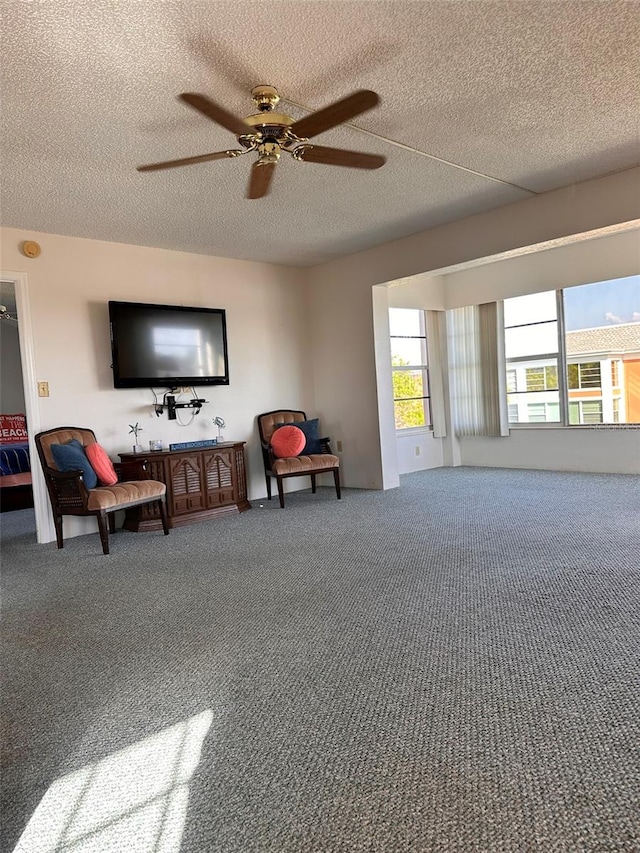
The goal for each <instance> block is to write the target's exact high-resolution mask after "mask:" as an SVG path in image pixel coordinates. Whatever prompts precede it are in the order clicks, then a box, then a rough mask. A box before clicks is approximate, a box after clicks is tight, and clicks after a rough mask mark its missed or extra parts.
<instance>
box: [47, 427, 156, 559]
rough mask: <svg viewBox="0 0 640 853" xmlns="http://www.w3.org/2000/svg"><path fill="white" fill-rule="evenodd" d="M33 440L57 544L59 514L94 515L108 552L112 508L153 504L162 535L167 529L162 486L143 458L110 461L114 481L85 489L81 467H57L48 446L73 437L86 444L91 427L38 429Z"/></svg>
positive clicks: (91, 439)
mask: <svg viewBox="0 0 640 853" xmlns="http://www.w3.org/2000/svg"><path fill="white" fill-rule="evenodd" d="M34 440H35V444H36V448H37V450H38V456H39V457H40V463H41V465H42V470H43V472H44V478H45V481H46V484H47V491H48V492H49V500H50V501H51V509H52V511H53V521H54V524H55V528H56V541H57V544H58V548H62V547H63V545H64V540H63V534H62V517H63V516H65V515H82V516H91V515H92V516H94V517H95V518H96V520H97V522H98V530H99V531H100V539H101V541H102V551H103V553H104V554H108V553H109V533H114V532H115V517H114V512H115V511H116V510H119V509H124V510H126V511H129V510H130V508H131V507H153V511H154V512H155V513H156V514H157V517H158V527H161V528H162V529H163V530H164V534H165V536H166V535H167V534H168V533H169V527H168V524H167V513H166V506H165V505H166V491H167V490H166V486H165V484H164V483H163V482H161V481H158V480H153V479H151V477H150V476H149V473H148V470H147V466H146V465H145V462H144V460H143V459H136V460H130V461H128V462H126V463H120V462H116V463H114V468H115V470H116V473H117V474H118V482H117V483H116V484H114V485H111V486H98V487H96V488H94V489H88V488H87V486H86V484H85V482H84V478H83V475H82V472H81V471H79V470H73V471H59V470H58V468H57V466H56V463H55V460H54V455H53V450H52V447H53V446H54V445H61V446H65V445H68V444H69V443H70V442H72V441H74V442H78V443H79V444H80V446H81V447H82V448H86V447H88V446H89V445H92V444H95V443H96V436H95V433H94V432H93V430H90V429H85V428H83V427H72V426H67V427H57V428H55V429H49V430H46V431H45V432H39V433H38V434H37V435H36V436H35V439H34ZM107 520H108V522H109V528H108V530H107Z"/></svg>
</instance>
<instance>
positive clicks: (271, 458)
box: [257, 409, 340, 509]
mask: <svg viewBox="0 0 640 853" xmlns="http://www.w3.org/2000/svg"><path fill="white" fill-rule="evenodd" d="M257 418H258V431H259V433H260V443H261V445H262V459H263V462H264V474H265V479H266V481H267V497H268V499H269V500H271V477H275V479H276V482H277V485H278V497H279V498H280V506H281V507H282V508H283V509H284V484H283V481H284V480H285V479H286V478H288V477H311V491H312V492H313V493H314V494H315V491H316V475H317V474H329V473H331V474H333V481H334V483H335V487H336V495H337V497H338V500H340V460H339V459H338V457H337V456H334V455H333V454H332V453H331V447H330V444H329V441H330V439H329V438H317V436H316V435H315V434H314V440H315V441H317V442H318V447H319V448H320V450H319V452H317V453H309V454H305V450H306V447H305V448H303V450H302V453H301V454H300V455H298V456H286V457H278V456H277V455H276V454H275V453H274V450H273V447H272V446H271V436H272V435H273V433H274V432H275V431H276V429H277V428H278V427H281V426H283V425H287V424H293V425H294V426H298V427H299V428H300V429H303V427H304V429H308V426H307V425H308V424H312V421H307V416H306V414H305V413H304V412H302V411H300V410H298V409H277V410H276V411H273V412H264V413H263V414H261V415H258V416H257ZM314 420H316V419H315V418H314ZM307 441H309V434H307Z"/></svg>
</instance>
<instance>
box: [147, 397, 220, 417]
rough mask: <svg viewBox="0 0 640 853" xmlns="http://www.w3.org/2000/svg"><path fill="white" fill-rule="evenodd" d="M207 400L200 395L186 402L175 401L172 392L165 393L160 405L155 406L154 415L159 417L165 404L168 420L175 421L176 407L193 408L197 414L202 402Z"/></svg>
mask: <svg viewBox="0 0 640 853" xmlns="http://www.w3.org/2000/svg"><path fill="white" fill-rule="evenodd" d="M207 402H208V400H203V399H202V398H200V397H193V398H192V399H191V400H189V402H188V403H176V398H175V396H174V395H173V394H165V395H164V399H163V401H162V405H158V406H156V415H158V417H160V415H161V414H162V413H163V412H164V409H165V406H166V408H167V415H168V417H169V420H170V421H175V420H176V417H177V416H176V409H195V414H196V415H198V414H200V409H201V408H202V405H203V403H207Z"/></svg>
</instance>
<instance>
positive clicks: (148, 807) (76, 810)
mask: <svg viewBox="0 0 640 853" xmlns="http://www.w3.org/2000/svg"><path fill="white" fill-rule="evenodd" d="M212 720H213V713H212V712H211V711H210V710H207V711H202V713H200V714H196V715H195V716H193V717H190V718H189V719H188V720H184V721H182V722H180V723H177V724H176V725H174V726H170V727H169V728H166V729H163V730H162V731H160V732H158V733H157V734H155V735H151V736H150V737H148V738H145V739H144V740H141V741H138V742H137V743H134V744H132V745H131V746H129V747H127V748H126V749H122V750H119V751H118V752H114V753H112V754H111V755H108V756H107V757H106V758H103V759H102V760H100V761H98V762H96V763H95V764H88V765H86V766H84V767H82V768H81V769H80V770H77V771H75V772H74V773H69V774H68V775H67V776H62V777H61V778H60V779H57V780H56V781H55V782H54V783H53V784H52V785H51V787H50V788H49V790H48V791H47V793H46V794H45V795H44V797H43V798H42V800H41V801H40V804H39V805H38V807H37V809H36V810H35V812H34V813H33V815H32V817H31V820H30V821H29V823H28V824H27V827H26V829H25V831H24V832H23V834H22V836H21V838H20V840H19V841H18V844H17V846H16V847H15V849H14V853H117V852H118V853H122V851H123V850H126V851H128V853H178V851H179V850H180V843H181V840H182V832H183V829H184V824H185V820H186V816H187V805H188V799H189V781H190V779H191V777H192V776H193V774H194V772H195V770H196V767H197V766H198V762H199V761H200V753H201V751H202V744H203V742H204V739H205V737H206V735H207V732H208V731H209V728H210V726H211V721H212Z"/></svg>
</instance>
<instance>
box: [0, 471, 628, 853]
mask: <svg viewBox="0 0 640 853" xmlns="http://www.w3.org/2000/svg"><path fill="white" fill-rule="evenodd" d="M259 504H260V502H254V507H253V509H252V510H251V511H249V512H247V513H244V514H243V515H240V516H236V517H229V518H225V519H219V520H216V521H213V522H210V523H201V524H194V525H191V526H189V527H184V528H180V529H176V530H173V531H172V532H171V534H170V536H169V537H163V536H162V535H161V534H159V533H145V534H133V533H128V532H124V531H119V532H118V533H117V534H115V535H114V536H112V537H111V550H112V553H111V555H110V556H108V557H105V556H103V555H102V554H101V551H100V545H99V540H98V537H97V535H95V536H84V537H80V538H76V539H73V540H70V541H69V542H68V543H67V544H66V546H65V549H64V550H63V551H57V550H56V548H55V545H54V544H50V545H40V546H39V545H36V544H35V538H34V535H33V533H32V532H31V531H30V530H29V521H30V519H31V518H32V516H29V515H28V513H29V512H30V511H28V510H27V511H23V512H22V513H12V514H11V516H12V517H11V518H9V517H8V516H7V515H6V514H5V517H4V518H3V519H1V521H2V565H3V586H4V606H3V643H4V645H3V670H4V689H3V694H2V702H3V728H2V733H3V738H2V739H3V745H4V757H3V765H2V766H3V773H2V785H3V792H2V814H3V829H2V844H3V847H2V849H3V850H7V851H12V850H14V848H15V846H16V844H17V842H18V839H19V838H20V836H21V834H22V833H23V832H24V833H25V834H24V835H23V839H24V841H23V843H22V844H21V846H19V847H18V848H17V849H18V850H19V851H20V853H41V851H45V853H62V851H65V853H89V851H94V853H112V851H114V853H178V851H180V853H254V851H255V853H325V852H326V853H360V851H363V853H364V851H367V853H374V851H375V853H378V851H379V853H408V851H411V853H414V852H415V853H418V851H434V852H435V851H442V853H454V851H455V853H476V851H478V852H479V851H500V853H503V851H504V853H507V852H508V853H512V851H518V853H519V851H553V852H554V853H556V851H558V853H559V852H560V851H566V852H567V853H575V851H589V853H591V851H602V853H617V851H636V853H637V851H639V850H640V773H639V738H638V734H639V730H640V722H639V720H640V655H639V650H640V636H639V634H640V632H639V630H638V629H639V619H638V613H639V606H638V605H639V603H640V480H639V478H637V477H632V476H628V477H624V476H614V475H588V474H563V473H555V472H536V471H509V470H495V469H468V468H466V469H465V468H460V469H437V470H434V471H427V472H421V473H418V474H411V475H407V476H405V477H403V478H402V485H401V488H400V489H396V490H392V491H389V492H373V491H371V492H368V491H353V490H348V489H347V490H345V492H344V498H343V500H342V501H339V502H338V501H336V500H335V494H334V493H333V490H332V489H328V488H327V489H319V491H318V494H317V495H315V496H314V495H311V493H310V492H303V493H297V494H295V495H291V496H289V497H288V500H287V507H286V509H285V510H280V509H279V508H278V505H277V501H272V502H271V503H267V501H266V500H265V501H263V502H262V504H263V505H262V506H260V505H259ZM29 821H31V822H30V823H29ZM28 823H29V827H28V828H27V830H26V831H25V827H26V826H27V824H28Z"/></svg>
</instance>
